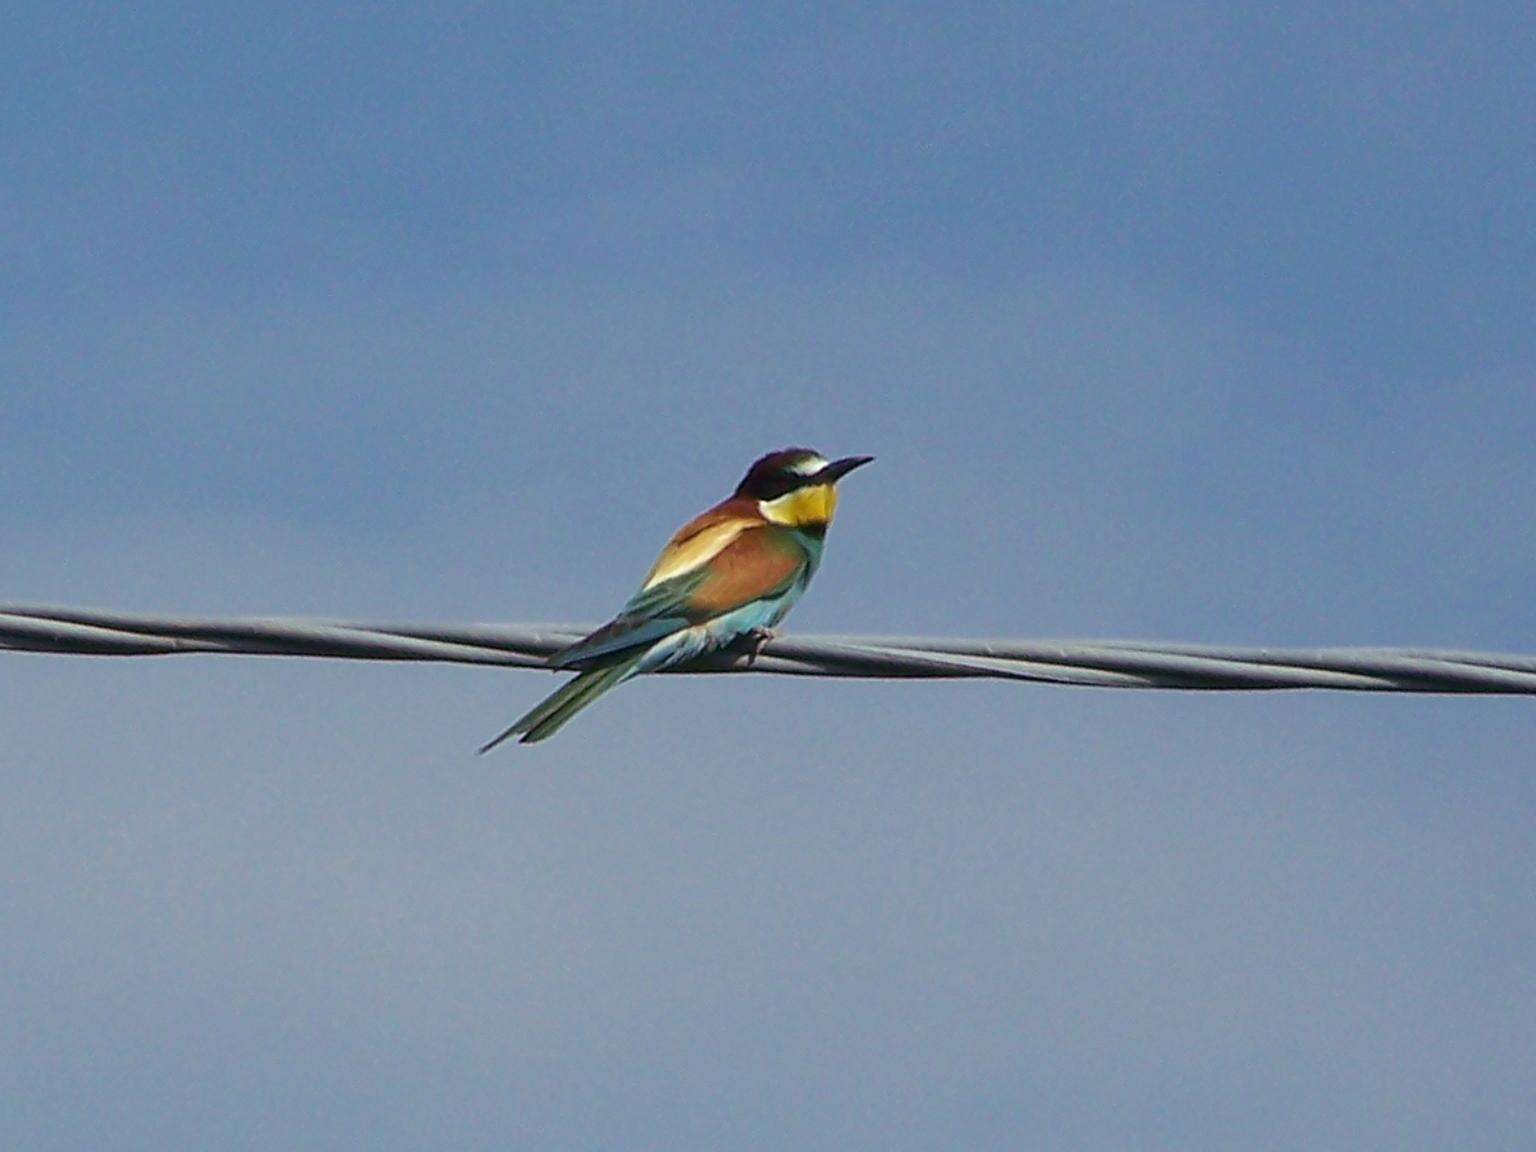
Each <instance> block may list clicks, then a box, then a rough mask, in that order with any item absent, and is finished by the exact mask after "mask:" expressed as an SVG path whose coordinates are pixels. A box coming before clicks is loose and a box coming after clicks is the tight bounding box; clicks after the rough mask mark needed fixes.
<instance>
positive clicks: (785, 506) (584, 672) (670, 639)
mask: <svg viewBox="0 0 1536 1152" xmlns="http://www.w3.org/2000/svg"><path fill="white" fill-rule="evenodd" d="M872 459H874V457H872V456H847V457H844V458H843V459H841V460H830V461H829V460H827V459H825V458H824V457H822V456H820V455H818V454H817V453H815V452H812V451H810V450H809V449H807V448H785V449H784V450H782V451H779V452H770V453H769V454H768V455H767V456H764V457H763V458H762V459H761V460H759V461H758V462H757V463H755V464H753V465H752V467H751V468H750V469H749V470H748V471H747V474H746V476H745V477H744V478H743V479H742V481H741V483H740V484H738V485H737V486H736V491H735V492H734V493H733V494H732V495H731V496H729V497H728V498H727V499H725V500H722V501H721V502H720V503H719V504H716V505H715V506H714V507H713V508H711V509H709V510H708V511H707V512H704V513H702V514H700V515H699V516H696V517H694V519H692V520H690V521H689V522H688V523H687V524H684V525H683V526H682V527H681V528H680V529H678V531H677V534H676V535H674V536H673V537H672V539H671V540H669V541H667V546H666V547H665V548H663V549H662V550H661V555H660V556H659V557H658V558H657V560H656V563H655V564H653V565H652V566H651V570H650V572H649V573H647V574H646V577H645V582H644V583H643V584H641V585H640V590H639V591H638V592H636V593H635V594H634V595H633V596H631V597H630V598H629V602H628V603H627V604H625V605H624V607H623V609H622V610H621V611H620V612H619V614H618V615H617V616H615V617H614V618H613V619H612V620H611V621H609V622H608V623H607V624H604V625H603V626H602V627H601V628H599V629H598V630H597V631H596V632H593V633H592V634H591V635H590V636H587V637H586V638H585V639H582V640H578V641H577V642H576V643H575V644H572V645H571V646H570V647H568V648H564V649H562V650H561V651H559V652H556V653H555V654H554V655H553V656H551V657H550V658H549V665H550V667H552V668H561V669H564V668H569V669H574V670H575V671H576V672H577V675H576V676H575V678H573V679H571V680H568V681H566V683H564V684H563V685H561V686H560V687H559V688H558V689H556V690H555V691H554V692H553V693H551V694H550V695H549V696H548V697H547V698H545V699H544V700H542V701H540V703H539V704H538V705H537V706H536V707H535V708H533V709H532V710H531V711H530V712H529V713H528V714H527V715H526V716H524V717H523V718H522V719H521V720H519V721H518V722H517V723H516V724H514V725H512V727H510V728H508V729H507V730H506V731H505V732H503V733H502V734H501V735H500V736H498V737H496V739H494V740H492V741H491V742H490V743H489V744H487V745H486V746H485V747H483V748H481V749H480V751H481V752H489V751H490V750H491V749H492V748H494V747H496V745H498V744H500V743H501V742H502V741H503V740H506V739H508V738H509V737H512V736H521V737H522V743H524V744H531V743H534V742H535V741H538V740H544V739H546V738H548V737H549V736H552V735H554V733H555V732H556V731H558V730H559V729H560V728H561V727H562V726H563V725H564V724H565V723H566V721H568V720H570V718H571V717H572V716H574V715H576V713H578V712H580V711H581V710H582V709H583V708H585V707H586V706H587V705H588V704H590V703H592V702H593V701H594V700H596V699H597V698H598V697H599V696H601V695H602V694H603V693H604V692H607V691H608V690H609V689H611V688H617V687H618V686H619V685H620V684H622V683H624V681H626V680H628V679H629V678H630V677H631V676H637V675H639V674H640V673H641V672H655V671H658V670H659V669H662V668H671V667H673V666H674V665H677V664H682V663H684V662H686V661H688V660H691V659H693V658H694V657H695V656H699V655H701V654H702V653H705V652H712V651H715V650H716V649H720V648H724V647H726V646H728V645H730V644H733V643H735V642H736V641H738V640H742V639H745V638H748V637H758V638H762V637H765V636H766V635H767V634H768V630H769V629H771V628H772V627H773V626H774V625H775V624H777V623H778V622H779V621H780V620H782V619H784V615H785V613H787V612H788V611H789V610H790V609H791V608H792V607H794V605H795V601H797V600H799V599H800V595H801V593H803V592H804V591H805V586H806V585H807V584H809V583H810V582H811V577H812V576H814V575H815V574H816V568H817V565H819V564H820V563H821V548H822V544H823V542H824V541H825V539H826V534H827V525H828V524H830V523H832V513H833V510H834V509H835V508H836V507H837V482H838V481H839V480H841V479H842V478H843V477H844V476H846V475H847V474H848V473H850V472H852V471H853V470H854V469H855V468H858V467H860V466H861V465H864V464H868V463H869V462H870V461H871V460H872Z"/></svg>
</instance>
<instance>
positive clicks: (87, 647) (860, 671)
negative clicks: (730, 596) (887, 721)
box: [0, 605, 1536, 695]
mask: <svg viewBox="0 0 1536 1152" xmlns="http://www.w3.org/2000/svg"><path fill="white" fill-rule="evenodd" d="M588 631H590V629H589V627H587V626H585V625H579V624H440V625H430V624H390V623H360V622H355V621H346V620H316V619H289V618H249V617H248V618H239V617H235V618H217V617H211V618H202V617H178V616H156V615H146V614H140V613H129V612H112V611H103V610H97V609H86V608H61V607H44V606H31V605H0V648H9V649H13V650H17V651H26V652H53V653H67V654H76V655H90V656H167V655H177V654H184V653H222V654H246V655H256V656H323V657H330V658H333V659H346V660H427V661H446V662H450V663H457V664H489V665H499V666H505V667H513V668H543V667H545V658H546V657H548V656H549V655H550V654H551V653H552V652H555V651H557V650H558V649H560V648H563V647H564V646H565V645H567V644H569V643H571V642H572V641H573V640H577V639H579V638H581V637H582V636H584V635H586V633H587V632H588ZM677 671H679V672H687V673H697V672H769V673H777V674H780V675H789V676H860V677H877V678H888V679H893V678H903V679H927V680H942V679H966V678H970V679H975V678H990V679H1002V680H1030V681H1040V682H1045V683H1052V684H1079V685H1087V686H1092V687H1098V688H1182V689H1196V690H1203V691H1209V690H1229V691H1230V690H1238V689H1248V690H1258V689H1280V688H1333V689H1343V690H1347V691H1357V692H1453V693H1479V694H1515V695H1532V694H1536V656H1520V655H1497V654H1493V653H1485V652H1464V651H1450V650H1444V649H1428V648H1242V647H1230V646H1224V645H1208V644H1179V643H1173V644H1160V643H1150V642H1140V641H1123V640H1093V641H1067V640H985V639H963V638H940V637H927V636H781V637H776V638H774V639H772V640H769V641H768V642H767V643H766V644H765V645H763V646H762V648H761V649H760V650H759V651H758V652H757V653H756V654H752V653H749V652H746V651H740V652H737V651H725V652H720V653H716V654H714V655H712V656H709V657H706V658H704V659H701V660H698V661H695V662H694V663H692V664H690V665H688V666H687V667H685V668H680V669H677Z"/></svg>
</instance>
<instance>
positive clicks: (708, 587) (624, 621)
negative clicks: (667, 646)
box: [550, 520, 810, 668]
mask: <svg viewBox="0 0 1536 1152" xmlns="http://www.w3.org/2000/svg"><path fill="white" fill-rule="evenodd" d="M679 535H681V533H680V534H679ZM675 540H676V538H674V543H675ZM670 547H671V546H670V545H669V548H670ZM666 559H667V554H666V553H663V554H662V561H665V560H666ZM662 561H658V563H657V566H656V568H653V569H652V573H653V576H652V577H651V578H648V580H647V583H646V584H645V585H643V586H642V587H641V589H640V591H638V592H636V593H635V594H634V596H632V597H630V600H629V603H627V604H625V605H624V610H623V611H622V612H620V613H619V614H618V616H616V617H615V618H614V619H613V620H612V621H611V622H610V623H608V624H605V625H604V626H603V627H601V628H599V629H598V630H597V631H596V632H594V633H592V634H591V635H590V636H588V637H586V638H585V639H583V640H579V641H577V642H576V643H575V644H573V645H571V646H570V647H569V648H566V649H564V650H563V651H560V652H557V653H555V655H554V656H552V657H551V658H550V663H551V664H553V665H554V666H555V667H556V668H569V667H572V666H575V665H578V664H584V663H587V662H589V661H592V660H596V659H600V658H602V657H607V656H613V655H615V654H616V653H620V652H624V651H627V650H629V649H632V648H635V647H637V646H639V645H641V644H653V643H655V642H656V641H657V640H660V639H663V638H664V637H666V636H670V635H671V634H672V633H674V632H678V631H681V630H682V629H684V628H689V627H692V626H693V625H695V624H700V623H703V622H704V621H706V620H712V619H714V618H715V617H716V616H721V615H724V614H725V613H727V612H730V611H732V610H734V609H736V608H740V607H742V606H743V605H746V604H750V603H752V602H753V601H754V600H764V599H768V598H769V597H772V596H776V595H778V594H780V593H781V592H783V591H784V590H785V589H787V588H788V587H789V586H790V585H792V584H793V583H794V582H795V581H796V580H798V579H800V577H801V576H802V575H803V574H804V572H805V569H806V566H807V565H808V564H809V563H810V558H809V557H808V556H807V554H806V552H805V549H804V548H803V547H801V545H800V544H799V543H798V542H797V541H796V540H795V538H794V534H793V533H792V532H790V531H788V530H786V529H784V528H781V527H779V526H778V525H776V524H769V523H767V522H765V521H762V520H758V521H756V522H754V523H746V524H739V525H737V526H736V529H735V531H734V532H732V533H731V535H730V536H729V538H728V539H727V540H726V541H725V543H724V544H723V545H722V546H720V547H719V548H718V549H717V550H716V551H714V553H713V554H712V555H708V556H706V557H705V558H704V559H703V560H701V561H699V562H698V563H695V564H693V565H692V566H690V567H688V568H686V569H684V570H682V571H680V572H678V573H677V574H676V575H672V576H666V575H663V576H662V577H661V578H660V579H657V578H655V576H654V573H656V572H662V573H665V571H666V568H665V567H664V566H663V564H662Z"/></svg>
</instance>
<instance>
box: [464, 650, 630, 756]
mask: <svg viewBox="0 0 1536 1152" xmlns="http://www.w3.org/2000/svg"><path fill="white" fill-rule="evenodd" d="M642 655H644V653H643V652H642V653H637V654H636V655H635V656H634V657H633V658H632V659H629V660H625V661H623V662H621V663H618V664H609V665H605V666H604V667H601V668H590V669H588V670H587V671H585V672H582V673H580V674H579V675H577V676H574V677H572V678H571V679H570V680H567V681H566V682H565V683H564V684H562V685H560V687H559V688H556V689H555V690H554V691H553V692H551V693H550V694H549V695H548V696H546V697H545V698H544V699H543V700H541V701H539V702H538V703H537V704H535V705H534V706H533V707H532V708H531V709H529V711H528V712H527V714H526V715H524V716H523V717H522V719H520V720H518V722H517V723H516V724H514V725H512V727H510V728H508V729H507V730H506V731H505V732H503V733H501V735H499V736H497V737H496V738H495V739H494V740H492V741H490V742H489V743H488V744H486V745H484V746H483V747H482V748H481V749H480V752H481V754H484V753H486V752H489V751H490V750H491V749H492V748H494V747H496V745H498V744H500V743H502V742H503V741H504V740H510V739H511V738H512V737H513V736H520V737H522V740H521V743H523V744H536V743H538V742H539V741H540V740H547V739H548V738H549V737H551V736H553V735H554V734H555V733H556V732H558V731H559V730H560V729H561V728H563V727H564V726H565V724H566V722H567V721H569V720H570V719H571V717H573V716H575V715H576V713H578V712H580V711H581V710H582V709H583V708H585V707H586V706H587V705H588V704H591V703H592V702H593V701H594V700H596V699H597V698H598V697H599V696H601V695H602V694H603V693H604V692H607V691H608V690H609V689H610V688H616V687H618V686H619V684H621V683H623V681H624V680H626V679H627V678H628V677H629V675H630V674H631V673H632V672H633V671H634V668H635V665H636V664H637V663H638V662H639V659H640V657H641V656H642Z"/></svg>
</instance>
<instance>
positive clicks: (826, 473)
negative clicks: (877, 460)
mask: <svg viewBox="0 0 1536 1152" xmlns="http://www.w3.org/2000/svg"><path fill="white" fill-rule="evenodd" d="M873 459H874V457H873V456H844V457H843V458H842V459H841V460H834V461H832V463H830V464H828V465H827V466H826V467H825V468H823V469H822V470H821V471H820V472H818V473H816V480H817V482H818V483H821V484H836V483H837V482H838V481H839V480H841V479H842V478H843V477H844V476H846V475H848V473H850V472H852V471H853V470H854V469H855V468H862V467H864V465H866V464H868V463H869V462H870V461H871V460H873Z"/></svg>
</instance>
